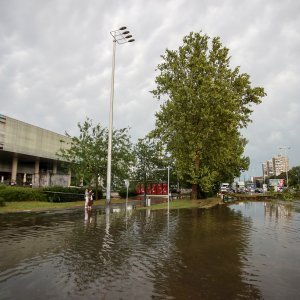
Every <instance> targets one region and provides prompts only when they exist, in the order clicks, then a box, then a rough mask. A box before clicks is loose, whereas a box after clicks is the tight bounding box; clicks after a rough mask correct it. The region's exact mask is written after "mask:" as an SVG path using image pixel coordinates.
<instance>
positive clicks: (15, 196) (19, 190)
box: [0, 186, 47, 202]
mask: <svg viewBox="0 0 300 300" xmlns="http://www.w3.org/2000/svg"><path fill="white" fill-rule="evenodd" d="M0 197H1V198H3V199H4V201H6V202H11V201H47V198H46V196H45V195H44V194H43V192H42V191H41V190H40V189H32V188H28V187H15V186H5V187H3V186H2V187H1V188H0Z"/></svg>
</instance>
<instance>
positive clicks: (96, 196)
mask: <svg viewBox="0 0 300 300" xmlns="http://www.w3.org/2000/svg"><path fill="white" fill-rule="evenodd" d="M95 200H98V177H96V193H95Z"/></svg>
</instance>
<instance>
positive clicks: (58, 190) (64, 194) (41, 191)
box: [0, 185, 103, 202]
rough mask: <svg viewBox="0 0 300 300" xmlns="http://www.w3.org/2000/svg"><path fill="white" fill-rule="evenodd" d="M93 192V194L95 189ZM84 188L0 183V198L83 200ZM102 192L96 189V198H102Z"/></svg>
mask: <svg viewBox="0 0 300 300" xmlns="http://www.w3.org/2000/svg"><path fill="white" fill-rule="evenodd" d="M93 191H94V194H95V190H93ZM84 192H85V188H74V187H73V188H72V187H71V188H65V187H59V186H53V187H45V188H38V189H35V188H29V187H15V186H5V185H0V198H2V199H3V201H2V202H4V201H6V202H10V201H49V202H71V201H76V200H84ZM102 197H103V193H102V191H101V190H98V198H99V199H100V198H102Z"/></svg>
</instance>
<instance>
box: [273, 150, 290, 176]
mask: <svg viewBox="0 0 300 300" xmlns="http://www.w3.org/2000/svg"><path fill="white" fill-rule="evenodd" d="M272 160H273V168H274V173H275V175H276V176H278V175H279V174H281V173H283V172H288V170H289V159H288V157H287V156H283V155H280V154H279V155H277V156H275V157H273V158H272Z"/></svg>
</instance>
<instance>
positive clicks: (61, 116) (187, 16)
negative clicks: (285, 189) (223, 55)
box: [0, 0, 300, 176]
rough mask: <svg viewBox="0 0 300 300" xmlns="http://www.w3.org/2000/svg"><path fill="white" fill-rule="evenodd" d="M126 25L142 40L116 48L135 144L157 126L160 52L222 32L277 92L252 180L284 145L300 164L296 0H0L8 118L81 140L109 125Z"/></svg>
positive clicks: (124, 120)
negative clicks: (82, 132) (193, 36)
mask: <svg viewBox="0 0 300 300" xmlns="http://www.w3.org/2000/svg"><path fill="white" fill-rule="evenodd" d="M120 26H127V27H128V29H129V30H130V32H131V33H132V35H133V36H134V38H135V40H136V41H135V42H134V43H128V44H124V45H118V46H117V49H116V72H115V97H114V127H116V128H123V127H130V128H131V130H130V133H131V136H132V139H133V141H135V140H136V139H137V138H142V137H144V136H145V135H146V134H147V133H148V132H149V131H150V130H151V129H153V128H154V123H155V111H157V110H158V109H159V105H160V103H159V102H158V101H157V100H156V99H154V98H153V97H152V95H151V94H150V93H149V91H150V90H152V89H153V88H154V87H155V83H154V79H155V76H156V75H157V72H155V69H156V67H157V65H158V64H159V63H160V62H161V57H160V56H161V55H162V54H163V53H164V52H165V49H167V48H168V49H174V50H175V49H178V47H179V46H180V45H181V44H182V39H183V37H184V36H185V35H187V34H189V33H190V32H191V31H193V32H199V31H202V33H204V34H207V35H208V36H210V37H214V36H219V37H220V38H221V42H222V44H223V45H224V46H226V47H228V48H229V49H230V56H231V57H232V59H231V65H232V67H235V66H238V65H239V66H240V67H241V72H246V73H248V74H249V75H250V77H251V81H252V84H253V86H262V87H264V88H265V91H266V92H267V94H268V96H267V97H265V98H264V99H263V103H262V104H260V105H258V106H254V113H253V115H252V120H253V123H251V124H250V125H249V126H248V128H247V129H246V130H244V131H243V134H244V136H245V137H246V138H247V139H248V141H249V142H248V145H247V147H246V151H245V154H246V155H248V156H249V157H250V159H251V166H250V169H249V172H248V173H247V176H248V175H251V176H253V175H254V176H255V175H261V174H262V172H261V162H262V161H265V160H267V159H270V158H271V157H272V156H274V155H277V154H278V153H280V152H282V150H280V149H279V147H285V146H288V147H291V148H290V149H289V150H287V153H288V156H289V158H290V165H291V166H298V165H300V151H299V149H300V138H299V135H300V134H299V127H300V125H299V124H300V101H299V100H300V99H299V98H300V72H299V71H300V1H296V0H285V1H282V0H188V1H187V0H174V1H164V0H152V1H150V0H148V1H146V0H127V1H114V0H111V1H104V0H89V1H87V0H0V114H4V115H7V116H9V117H12V118H16V119H19V120H22V121H24V122H27V123H30V124H33V125H36V126H39V127H42V128H45V129H48V130H51V131H54V132H57V133H61V134H64V133H65V132H66V131H67V132H68V133H70V134H71V135H76V134H77V133H78V127H77V123H78V122H83V121H84V120H85V118H86V117H89V118H91V119H92V120H93V122H94V123H95V124H96V123H101V125H102V126H108V115H109V99H110V83H111V70H112V67H111V62H112V37H111V36H110V31H111V30H114V29H118V28H119V27H120ZM283 153H284V151H283Z"/></svg>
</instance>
